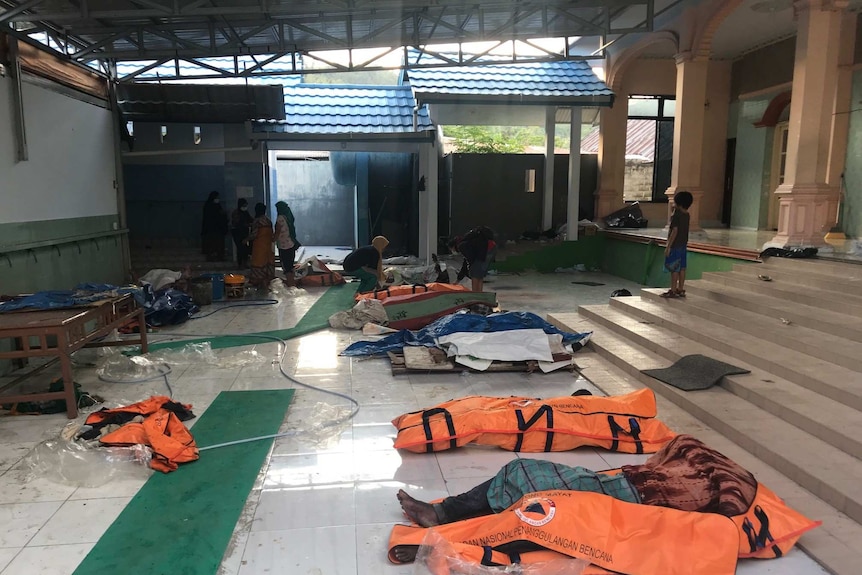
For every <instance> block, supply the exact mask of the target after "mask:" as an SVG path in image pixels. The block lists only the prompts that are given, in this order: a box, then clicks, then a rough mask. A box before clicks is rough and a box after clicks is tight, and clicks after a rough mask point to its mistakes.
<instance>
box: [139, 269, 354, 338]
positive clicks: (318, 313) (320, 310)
mask: <svg viewBox="0 0 862 575" xmlns="http://www.w3.org/2000/svg"><path fill="white" fill-rule="evenodd" d="M357 285H358V284H356V283H347V284H342V285H337V286H332V287H330V288H329V289H328V290H326V293H324V294H323V295H322V296H320V298H319V299H318V300H317V301H316V302H314V305H312V306H311V308H310V309H309V310H308V311H307V312H305V315H304V316H302V319H300V320H299V321H298V322H297V324H296V325H295V326H294V327H291V328H287V329H278V330H274V331H261V332H255V333H252V334H248V335H217V336H213V337H209V338H207V337H204V338H196V339H184V340H179V341H169V342H164V343H154V344H150V351H158V350H160V349H177V348H180V347H183V346H185V345H188V344H190V343H204V342H210V345H211V346H212V348H213V349H224V348H226V347H238V346H241V345H254V344H256V343H261V342H263V341H264V340H263V339H262V338H261V337H255V336H267V337H277V338H279V339H285V340H286V339H291V338H294V337H300V336H303V335H308V334H309V333H313V332H315V331H319V330H321V329H325V328H328V327H329V316H331V315H332V314H334V313H335V312H338V311H344V310H347V309H350V308H352V307H353V305H354V304H355V303H356V302H354V300H353V296H354V295H356V287H357Z"/></svg>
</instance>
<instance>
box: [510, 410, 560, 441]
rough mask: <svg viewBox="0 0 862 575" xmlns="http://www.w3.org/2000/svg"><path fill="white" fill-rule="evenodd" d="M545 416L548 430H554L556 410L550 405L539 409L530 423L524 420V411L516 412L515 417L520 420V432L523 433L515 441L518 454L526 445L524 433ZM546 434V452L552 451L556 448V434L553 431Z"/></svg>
mask: <svg viewBox="0 0 862 575" xmlns="http://www.w3.org/2000/svg"><path fill="white" fill-rule="evenodd" d="M543 415H544V416H545V420H546V425H545V426H546V427H547V428H548V429H553V428H554V410H553V409H552V408H551V406H550V405H543V406H542V407H540V408H539V409H537V410H536V413H534V414H533V417H531V418H530V420H529V421H526V420H524V412H523V411H522V410H520V409H516V410H515V417H517V418H518V430H520V431H521V433H519V434H518V439H517V440H516V441H515V451H516V452H518V451H521V445H522V444H523V443H524V433H523V432H524V431H526V430H528V429H529V428H531V427H532V426H533V425H535V424H536V422H537V421H539V419H540V418H541V417H542V416H543ZM545 433H546V435H545V451H546V452H548V451H552V450H553V447H554V432H553V431H547V432H545Z"/></svg>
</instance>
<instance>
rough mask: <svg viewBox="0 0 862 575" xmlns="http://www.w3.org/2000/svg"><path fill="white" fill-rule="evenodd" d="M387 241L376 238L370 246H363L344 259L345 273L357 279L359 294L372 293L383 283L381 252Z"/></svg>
mask: <svg viewBox="0 0 862 575" xmlns="http://www.w3.org/2000/svg"><path fill="white" fill-rule="evenodd" d="M388 245H389V240H387V239H386V238H384V237H383V236H376V237H375V238H374V239H373V240H371V245H370V246H363V247H361V248H357V249H355V250H353V251H352V252H350V253H349V254H348V255H347V257H346V258H344V264H343V266H344V271H345V273H348V274H351V275H355V276H356V277H358V278H359V288H358V289H357V290H356V291H358V292H359V293H365V292H369V291H373V290H374V288H376V287H377V284H378V283H383V281H384V278H383V250H384V249H386V246H388Z"/></svg>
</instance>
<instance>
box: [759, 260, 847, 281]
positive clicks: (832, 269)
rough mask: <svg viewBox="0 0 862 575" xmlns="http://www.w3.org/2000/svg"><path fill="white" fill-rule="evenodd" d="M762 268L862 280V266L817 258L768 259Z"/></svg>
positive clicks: (764, 261)
mask: <svg viewBox="0 0 862 575" xmlns="http://www.w3.org/2000/svg"><path fill="white" fill-rule="evenodd" d="M761 266H762V267H764V268H770V269H778V270H796V271H801V272H812V273H816V274H823V275H833V276H839V277H850V278H862V264H860V263H853V262H836V261H828V260H822V259H817V258H813V259H795V258H766V259H765V260H763V263H762V264H761Z"/></svg>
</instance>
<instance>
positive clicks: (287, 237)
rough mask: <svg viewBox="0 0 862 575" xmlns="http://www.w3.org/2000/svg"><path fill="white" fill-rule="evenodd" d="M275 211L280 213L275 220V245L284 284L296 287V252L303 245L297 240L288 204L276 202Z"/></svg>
mask: <svg viewBox="0 0 862 575" xmlns="http://www.w3.org/2000/svg"><path fill="white" fill-rule="evenodd" d="M275 211H276V212H278V217H276V218H275V245H276V246H278V257H279V259H280V260H281V269H282V271H284V283H285V284H287V285H288V286H293V285H296V276H295V275H294V273H293V264H294V261H295V260H296V250H297V249H299V247H300V246H301V245H302V244H300V243H299V240H297V239H296V227H295V226H294V217H293V212H292V211H290V206H288V205H287V202H276V204H275Z"/></svg>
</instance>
